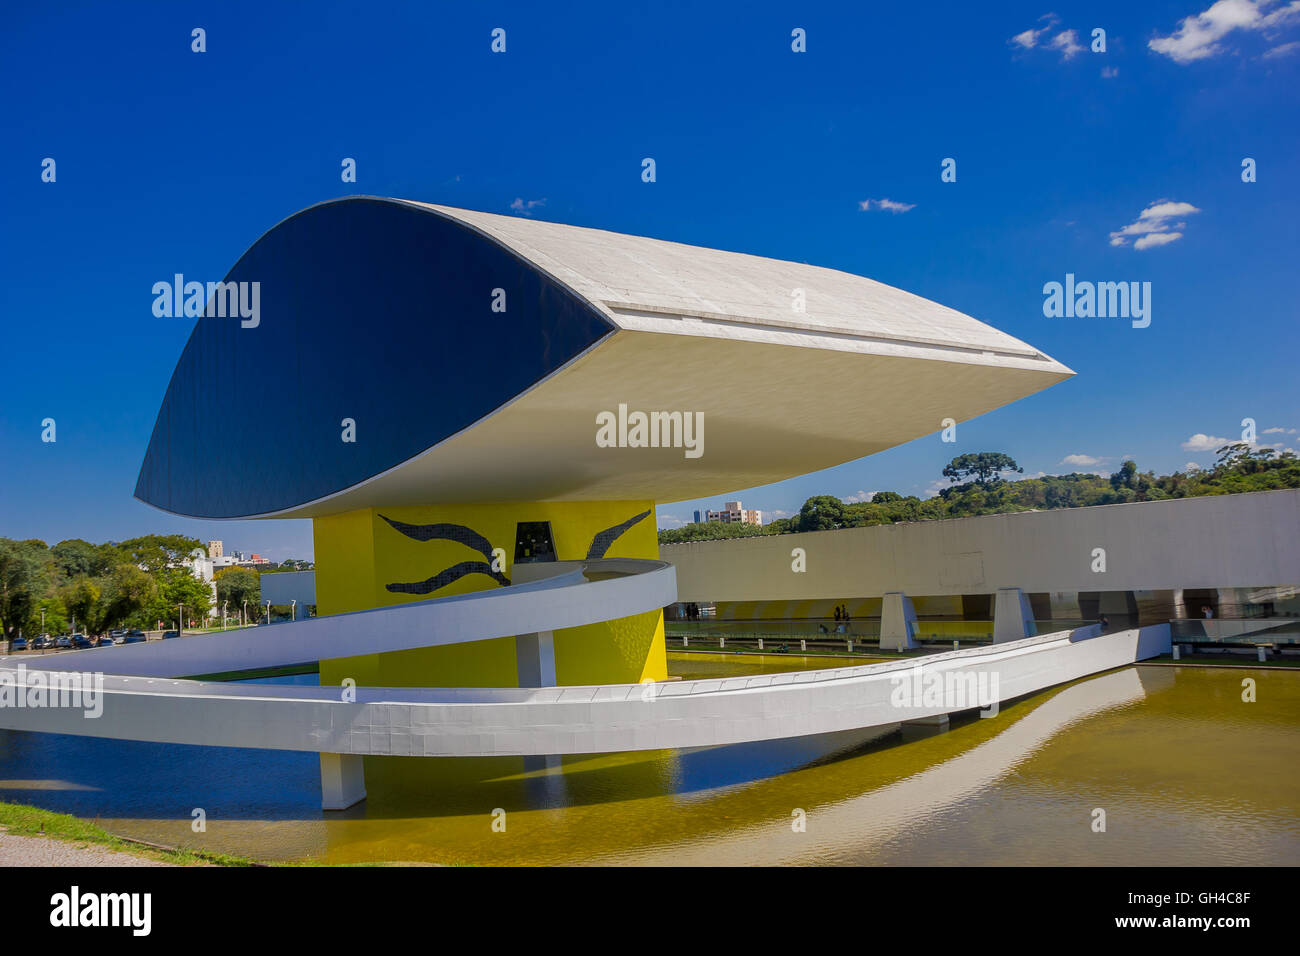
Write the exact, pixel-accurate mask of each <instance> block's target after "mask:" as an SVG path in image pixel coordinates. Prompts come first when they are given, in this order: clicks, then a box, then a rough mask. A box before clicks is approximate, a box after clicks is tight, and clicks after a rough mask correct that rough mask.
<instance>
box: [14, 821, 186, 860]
mask: <svg viewBox="0 0 1300 956" xmlns="http://www.w3.org/2000/svg"><path fill="white" fill-rule="evenodd" d="M3 866H172V864H171V863H164V862H162V861H160V860H154V859H151V858H149V857H147V856H138V855H136V854H134V853H122V852H121V851H119V850H110V849H108V847H103V846H95V845H93V844H89V845H88V844H80V843H75V842H69V841H67V840H56V839H54V838H53V837H43V836H18V835H16V834H13V833H9V832H8V831H7V830H5V829H4V828H3V827H0V867H3Z"/></svg>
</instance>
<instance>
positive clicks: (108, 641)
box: [95, 634, 116, 647]
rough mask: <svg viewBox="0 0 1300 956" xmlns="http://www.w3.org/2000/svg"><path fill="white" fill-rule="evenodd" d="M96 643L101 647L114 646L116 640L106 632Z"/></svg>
mask: <svg viewBox="0 0 1300 956" xmlns="http://www.w3.org/2000/svg"><path fill="white" fill-rule="evenodd" d="M95 643H96V644H97V645H99V646H100V647H112V646H113V645H114V644H115V643H116V642H115V641H114V640H113V639H112V638H111V637H109V636H108V635H107V634H105V635H104V636H103V637H101V638H100V639H99V640H97V641H95Z"/></svg>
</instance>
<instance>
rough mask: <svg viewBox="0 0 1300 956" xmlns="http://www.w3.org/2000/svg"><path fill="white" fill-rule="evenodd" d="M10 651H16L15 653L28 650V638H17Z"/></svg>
mask: <svg viewBox="0 0 1300 956" xmlns="http://www.w3.org/2000/svg"><path fill="white" fill-rule="evenodd" d="M10 650H14V651H25V650H27V638H25V637H15V638H14V640H13V643H12V644H11V645H10Z"/></svg>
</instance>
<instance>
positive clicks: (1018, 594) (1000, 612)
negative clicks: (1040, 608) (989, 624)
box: [993, 588, 1038, 644]
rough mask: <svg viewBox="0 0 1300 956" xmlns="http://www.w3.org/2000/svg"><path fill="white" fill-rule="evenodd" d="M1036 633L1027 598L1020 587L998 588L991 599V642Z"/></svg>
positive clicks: (1032, 613) (1015, 639) (996, 642)
mask: <svg viewBox="0 0 1300 956" xmlns="http://www.w3.org/2000/svg"><path fill="white" fill-rule="evenodd" d="M1037 633H1038V628H1037V627H1036V626H1035V624H1034V612H1033V609H1032V608H1031V607H1030V606H1029V598H1028V597H1027V596H1026V595H1025V593H1024V592H1023V591H1021V590H1020V588H998V592H997V595H996V596H995V597H994V599H993V643H994V644H1002V643H1004V642H1006V641H1018V640H1020V639H1021V638H1024V637H1033V636H1034V635H1035V634H1037Z"/></svg>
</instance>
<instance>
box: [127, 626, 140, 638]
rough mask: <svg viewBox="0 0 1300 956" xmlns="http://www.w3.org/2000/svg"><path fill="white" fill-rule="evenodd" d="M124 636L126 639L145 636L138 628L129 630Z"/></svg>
mask: <svg viewBox="0 0 1300 956" xmlns="http://www.w3.org/2000/svg"><path fill="white" fill-rule="evenodd" d="M126 636H127V637H144V636H145V633H144V631H142V630H140V629H139V628H138V627H133V628H131V630H129V631H127V632H126Z"/></svg>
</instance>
